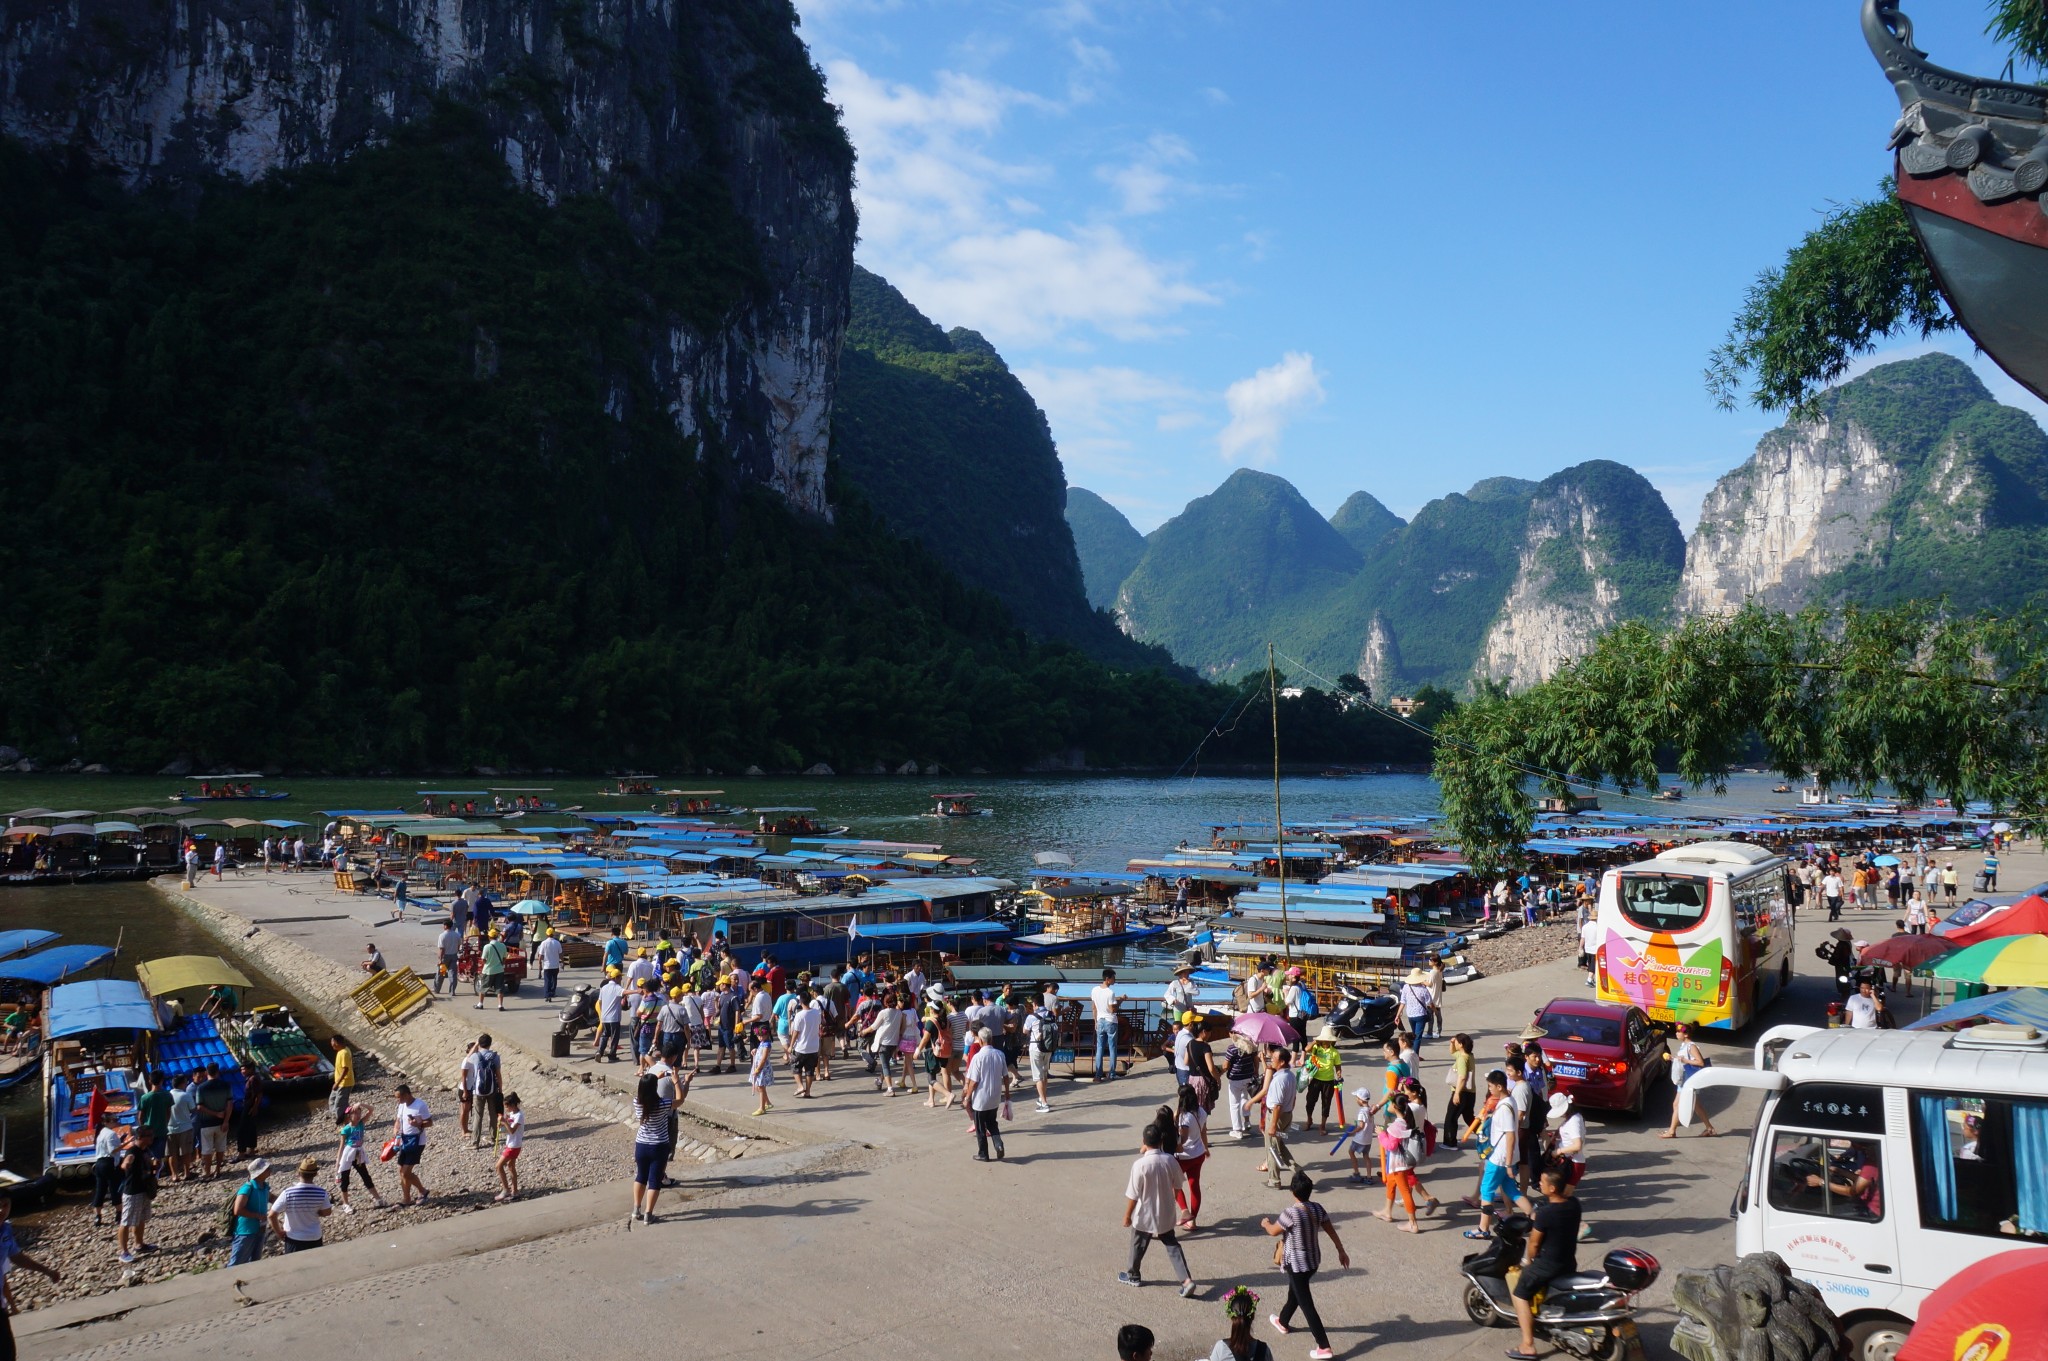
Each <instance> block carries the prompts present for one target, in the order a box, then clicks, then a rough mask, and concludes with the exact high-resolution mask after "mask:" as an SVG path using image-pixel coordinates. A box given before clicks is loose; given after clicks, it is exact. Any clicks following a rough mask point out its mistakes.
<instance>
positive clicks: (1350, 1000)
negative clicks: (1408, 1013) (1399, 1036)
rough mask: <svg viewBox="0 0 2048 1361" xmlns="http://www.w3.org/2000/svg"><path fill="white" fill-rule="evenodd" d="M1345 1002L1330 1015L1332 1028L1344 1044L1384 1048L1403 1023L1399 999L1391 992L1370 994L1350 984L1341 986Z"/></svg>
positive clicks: (1340, 990) (1339, 990)
mask: <svg viewBox="0 0 2048 1361" xmlns="http://www.w3.org/2000/svg"><path fill="white" fill-rule="evenodd" d="M1337 991H1338V993H1339V994H1340V996H1341V997H1342V1000H1341V1001H1339V1002H1338V1003H1337V1009H1336V1010H1335V1011H1333V1012H1331V1013H1330V1028H1331V1029H1333V1030H1335V1031H1336V1032H1337V1037H1338V1038H1339V1039H1343V1040H1359V1041H1362V1042H1363V1043H1366V1044H1385V1043H1386V1042H1387V1041H1388V1040H1389V1039H1391V1038H1392V1037H1393V1034H1394V1027H1395V1026H1396V1025H1397V1024H1398V1023H1399V1022H1400V1019H1401V1003H1400V999H1398V998H1397V997H1395V996H1394V994H1392V993H1390V992H1379V993H1368V992H1363V991H1360V990H1359V989H1358V988H1355V987H1353V986H1352V985H1351V984H1349V983H1339V984H1338V985H1337Z"/></svg>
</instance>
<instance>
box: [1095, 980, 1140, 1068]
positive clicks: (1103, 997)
mask: <svg viewBox="0 0 2048 1361" xmlns="http://www.w3.org/2000/svg"><path fill="white" fill-rule="evenodd" d="M1088 1000H1089V1003H1090V1004H1091V1005H1092V1006H1093V1007H1094V1008H1095V1078H1094V1080H1095V1081H1097V1082H1102V1081H1105V1080H1107V1079H1108V1078H1113V1077H1115V1076H1116V1030H1117V1018H1116V1008H1117V1003H1119V1002H1124V1001H1128V1000H1130V999H1128V998H1126V997H1125V996H1124V995H1123V994H1121V993H1119V992H1118V991H1117V990H1116V970H1115V969H1104V970H1103V971H1102V981H1101V982H1100V983H1098V984H1096V985H1095V986H1094V987H1093V988H1090V989H1089V990H1088ZM1105 1055H1107V1056H1108V1070H1107V1071H1106V1072H1105V1071H1104V1067H1103V1062H1104V1056H1105Z"/></svg>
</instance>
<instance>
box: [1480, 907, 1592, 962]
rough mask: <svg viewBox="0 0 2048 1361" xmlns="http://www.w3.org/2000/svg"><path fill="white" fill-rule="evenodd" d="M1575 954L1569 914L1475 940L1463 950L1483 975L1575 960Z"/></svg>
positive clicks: (1574, 928) (1575, 932) (1576, 938)
mask: <svg viewBox="0 0 2048 1361" xmlns="http://www.w3.org/2000/svg"><path fill="white" fill-rule="evenodd" d="M1578 953H1579V929H1578V927H1577V926H1575V925H1574V924H1573V923H1572V920H1571V918H1570V917H1566V918H1565V919H1564V920H1563V921H1554V922H1544V923H1542V924H1540V925H1537V926H1524V927H1521V928H1519V929H1517V930H1514V931H1510V932H1508V933H1507V934H1506V935H1505V936H1500V937H1497V938H1495V939H1493V940H1475V941H1473V942H1472V944H1471V945H1470V946H1468V947H1467V948H1466V950H1465V956H1466V958H1468V959H1470V960H1471V961H1472V962H1473V963H1474V964H1476V965H1478V966H1479V971H1480V972H1481V973H1483V974H1503V973H1507V972H1508V971H1509V970H1512V969H1526V968H1528V967H1529V966H1530V965H1531V964H1548V963H1550V962H1551V961H1552V960H1558V959H1576V958H1577V957H1578Z"/></svg>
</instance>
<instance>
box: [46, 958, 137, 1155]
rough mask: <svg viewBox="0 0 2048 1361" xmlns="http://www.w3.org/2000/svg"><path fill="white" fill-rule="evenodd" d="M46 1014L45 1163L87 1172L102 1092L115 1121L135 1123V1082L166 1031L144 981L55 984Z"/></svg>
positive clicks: (101, 980)
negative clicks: (91, 1117)
mask: <svg viewBox="0 0 2048 1361" xmlns="http://www.w3.org/2000/svg"><path fill="white" fill-rule="evenodd" d="M46 953H48V952H46ZM46 1017H47V1020H46V1025H45V1032H44V1033H45V1036H46V1038H47V1042H48V1052H47V1056H46V1058H45V1061H44V1064H43V1112H44V1115H43V1119H44V1129H45V1148H46V1150H47V1154H46V1159H45V1162H46V1165H47V1167H48V1169H49V1171H50V1173H51V1174H52V1175H54V1176H57V1177H59V1178H63V1177H73V1176H83V1175H84V1174H85V1173H87V1172H88V1171H90V1170H91V1168H92V1163H93V1138H94V1133H95V1131H94V1130H93V1129H92V1126H91V1122H90V1120H89V1118H88V1117H89V1114H90V1111H91V1108H92V1106H93V1104H94V1094H95V1093H98V1094H99V1095H100V1098H101V1100H102V1101H103V1102H104V1105H105V1109H106V1118H107V1119H108V1120H109V1121H110V1122H112V1123H113V1124H116V1125H121V1126H124V1127H125V1126H132V1125H133V1124H134V1123H135V1100H136V1093H135V1088H134V1085H133V1084H134V1082H135V1077H136V1074H137V1073H139V1072H140V1071H141V1069H142V1067H143V1065H144V1064H145V1063H147V1062H148V1061H149V1057H150V1054H149V1051H150V1043H151V1041H152V1040H153V1039H154V1038H155V1036H156V1034H157V1031H158V1030H159V1029H160V1028H161V1027H160V1025H159V1023H158V1021H157V1015H156V1005H155V1003H153V1002H151V1001H150V1000H149V994H147V993H145V992H144V991H143V990H142V985H141V984H139V983H130V982H124V981H121V980H117V979H100V980H97V981H94V982H89V983H64V984H60V985H58V986H57V987H54V988H52V989H50V1005H49V1009H48V1011H47V1013H46Z"/></svg>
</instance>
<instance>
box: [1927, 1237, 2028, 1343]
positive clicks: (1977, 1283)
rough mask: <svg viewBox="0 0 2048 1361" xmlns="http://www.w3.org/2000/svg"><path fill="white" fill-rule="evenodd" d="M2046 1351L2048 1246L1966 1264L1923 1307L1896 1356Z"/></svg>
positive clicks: (2003, 1253)
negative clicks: (1918, 1319)
mask: <svg viewBox="0 0 2048 1361" xmlns="http://www.w3.org/2000/svg"><path fill="white" fill-rule="evenodd" d="M2042 1355H2048V1248H2015V1249H2013V1250H2012V1251H2011V1252H2001V1253H1999V1254H1997V1255H1996V1256H1994V1257H1987V1258H1985V1259H1984V1260H1983V1261H1981V1262H1979V1263H1977V1264H1976V1265H1975V1266H1970V1267H1964V1268H1963V1269H1962V1270H1961V1271H1959V1272H1957V1273H1956V1274H1955V1275H1953V1276H1951V1277H1949V1279H1948V1283H1947V1284H1946V1285H1943V1286H1942V1287H1941V1288H1940V1289H1938V1290H1936V1291H1935V1292H1934V1293H1933V1294H1932V1295H1929V1296H1928V1297H1927V1300H1926V1302H1925V1303H1924V1304H1922V1305H1921V1306H1920V1321H1919V1322H1917V1323H1915V1324H1914V1325H1913V1332H1912V1335H1911V1336H1909V1337H1908V1338H1907V1339H1906V1345H1905V1346H1903V1347H1901V1348H1899V1355H1898V1361H1960V1359H1961V1358H1967V1361H2020V1359H2021V1358H2022V1357H2030V1356H2042Z"/></svg>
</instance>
